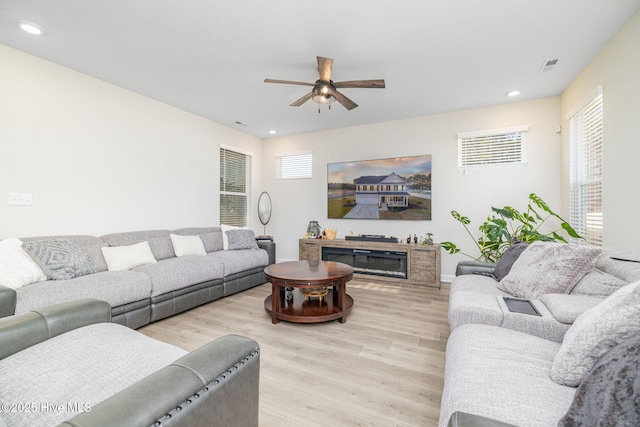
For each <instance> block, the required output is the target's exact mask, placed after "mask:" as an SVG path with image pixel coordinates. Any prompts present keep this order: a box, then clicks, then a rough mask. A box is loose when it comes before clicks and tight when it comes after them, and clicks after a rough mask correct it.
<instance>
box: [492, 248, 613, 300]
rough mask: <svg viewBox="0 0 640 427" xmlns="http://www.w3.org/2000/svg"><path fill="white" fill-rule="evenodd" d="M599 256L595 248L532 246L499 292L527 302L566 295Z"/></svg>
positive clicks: (520, 257) (516, 263) (499, 284)
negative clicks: (552, 295)
mask: <svg viewBox="0 0 640 427" xmlns="http://www.w3.org/2000/svg"><path fill="white" fill-rule="evenodd" d="M602 254H603V252H602V248H597V247H594V246H582V245H570V244H566V243H555V242H540V241H538V242H533V243H531V244H530V245H529V246H528V247H527V249H525V250H524V252H522V254H520V256H519V257H518V259H517V260H516V261H515V262H514V263H513V265H512V266H511V270H509V273H508V274H507V275H506V276H505V277H504V278H503V279H502V280H500V282H498V289H500V290H502V291H504V292H507V293H509V294H511V295H513V296H516V297H519V298H529V299H536V298H539V297H540V296H542V295H544V294H568V293H569V291H570V290H571V289H572V288H573V287H574V286H575V284H576V283H578V281H579V280H580V279H581V278H582V276H584V275H585V274H586V273H588V272H589V271H591V269H593V265H594V263H595V262H596V261H597V260H598V258H600V257H601V256H602Z"/></svg>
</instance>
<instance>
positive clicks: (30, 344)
mask: <svg viewBox="0 0 640 427" xmlns="http://www.w3.org/2000/svg"><path fill="white" fill-rule="evenodd" d="M111 316H112V313H111V307H110V306H109V304H108V303H106V302H105V301H101V300H90V299H86V300H78V301H73V302H68V303H64V304H59V305H55V306H49V307H45V308H42V309H39V310H35V311H31V312H24V313H22V314H18V315H16V316H9V317H5V318H2V319H0V379H1V382H2V387H0V403H2V410H0V426H2V427H13V426H31V427H38V426H43V427H44V426H54V425H60V426H74V427H82V426H87V427H89V426H91V427H101V426H105V427H106V426H109V427H111V426H130V427H135V426H150V425H153V426H185V427H187V426H188V427H197V426H203V427H204V426H211V425H220V426H230V427H234V426H237V427H251V426H253V427H257V426H258V412H259V375H260V350H259V347H258V344H257V343H256V342H255V341H253V340H251V339H249V338H245V337H240V336H237V335H228V336H223V337H221V338H218V339H217V340H215V341H212V342H210V343H209V344H206V345H204V346H202V347H200V348H199V349H196V350H194V351H192V352H187V351H185V350H183V349H181V348H178V347H175V346H173V345H170V344H167V343H163V342H160V341H157V340H154V339H152V338H149V337H147V336H145V335H143V334H141V333H139V332H137V331H134V330H132V329H130V328H127V327H125V326H123V325H119V324H115V323H112V322H111Z"/></svg>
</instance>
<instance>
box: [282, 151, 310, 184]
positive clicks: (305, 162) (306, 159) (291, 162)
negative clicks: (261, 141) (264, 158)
mask: <svg viewBox="0 0 640 427" xmlns="http://www.w3.org/2000/svg"><path fill="white" fill-rule="evenodd" d="M312 160H313V156H312V154H311V151H298V152H295V153H280V154H276V178H277V179H302V178H311V165H312Z"/></svg>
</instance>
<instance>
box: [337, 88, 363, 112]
mask: <svg viewBox="0 0 640 427" xmlns="http://www.w3.org/2000/svg"><path fill="white" fill-rule="evenodd" d="M332 95H333V96H335V97H336V101H338V102H339V103H340V104H342V106H343V107H344V108H346V109H347V110H349V111H351V110H353V109H354V108H356V107H357V106H358V104H356V103H355V102H353V101H352V100H350V99H349V98H347V97H346V96H344V95H343V94H341V93H340V92H338V91H337V90H334V91H333V92H332Z"/></svg>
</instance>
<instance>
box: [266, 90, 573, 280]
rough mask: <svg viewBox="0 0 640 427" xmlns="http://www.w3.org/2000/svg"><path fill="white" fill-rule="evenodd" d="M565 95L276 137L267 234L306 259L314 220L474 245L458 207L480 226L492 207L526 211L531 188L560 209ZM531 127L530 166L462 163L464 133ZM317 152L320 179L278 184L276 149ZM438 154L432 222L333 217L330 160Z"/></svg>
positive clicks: (282, 254)
mask: <svg viewBox="0 0 640 427" xmlns="http://www.w3.org/2000/svg"><path fill="white" fill-rule="evenodd" d="M559 104H560V100H559V98H558V97H554V98H546V99H540V100H536V101H530V102H522V103H512V104H506V105H500V106H494V107H488V108H480V109H474V110H466V111H459V112H454V113H446V114H439V115H433V116H425V117H419V118H415V119H409V120H401V121H393V122H385V123H378V124H374V125H367V126H360V127H353V128H347V129H339V130H334V131H326V132H318V133H310V134H303V135H295V136H290V137H282V138H274V139H269V140H266V141H265V143H264V144H265V145H264V151H263V154H264V159H263V167H264V170H263V184H264V185H263V186H264V188H265V190H267V191H269V193H270V195H271V198H272V201H273V205H274V208H273V216H272V219H271V222H270V223H269V225H268V226H267V233H269V234H273V235H274V236H275V239H276V242H277V245H278V258H279V259H298V246H297V245H298V239H299V238H300V237H301V236H302V235H303V234H304V233H305V231H306V228H307V224H308V222H309V220H318V222H319V223H320V225H321V226H322V227H337V228H338V237H344V236H345V235H346V234H348V233H349V232H350V231H353V232H354V233H355V234H365V233H367V234H384V235H395V236H406V235H407V234H409V233H411V234H414V233H415V234H417V235H419V236H421V235H424V234H426V233H427V232H430V233H433V234H434V240H435V241H437V242H439V241H445V240H450V241H453V242H455V243H456V244H458V246H460V247H462V248H464V249H467V250H469V251H471V250H472V245H473V243H472V241H471V239H470V238H469V237H468V236H467V235H466V234H465V232H464V229H463V228H462V226H461V225H460V224H459V223H457V222H456V221H455V220H454V219H453V218H452V217H451V215H450V211H451V210H453V209H455V210H458V211H459V212H460V213H462V214H464V215H466V216H468V217H469V218H471V219H472V227H473V229H474V230H477V227H478V225H480V223H481V222H482V221H483V220H484V218H485V217H486V216H487V215H488V214H489V213H490V210H491V206H497V207H502V206H504V205H511V206H513V207H516V208H519V209H524V208H525V207H526V204H527V202H528V195H529V193H532V192H533V193H537V194H538V195H539V196H541V197H542V198H543V199H545V201H547V203H549V205H550V206H551V207H552V208H557V209H558V210H559V209H560V203H561V189H560V187H559V183H560V170H561V167H560V148H561V146H560V136H559V135H558V134H556V133H555V132H554V130H553V128H554V126H555V125H557V124H558V122H559ZM518 125H530V126H531V130H530V132H529V133H528V136H527V143H528V159H529V163H528V165H526V166H515V167H500V168H493V169H482V170H477V169H476V170H468V171H467V173H466V174H464V173H463V172H462V171H460V170H458V167H457V137H456V135H457V133H458V132H468V131H475V130H486V129H496V128H504V127H510V126H518ZM297 150H312V151H313V178H312V179H307V180H292V181H278V180H276V179H275V166H276V164H275V154H276V153H282V152H289V151H297ZM421 154H431V155H432V156H433V170H432V186H433V187H432V198H433V199H432V220H431V221H394V220H348V219H331V220H329V219H327V163H333V162H344V161H352V160H368V159H380V158H387V157H398V156H413V155H421ZM442 259H443V262H442V267H443V269H442V272H443V275H445V276H446V275H452V274H453V273H454V271H455V265H456V264H457V262H458V261H459V260H461V259H465V258H464V257H462V256H460V255H455V256H454V255H448V254H443V257H442Z"/></svg>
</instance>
